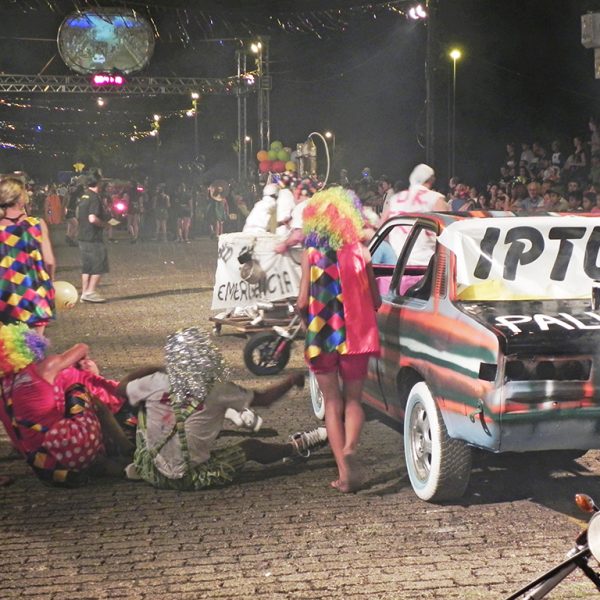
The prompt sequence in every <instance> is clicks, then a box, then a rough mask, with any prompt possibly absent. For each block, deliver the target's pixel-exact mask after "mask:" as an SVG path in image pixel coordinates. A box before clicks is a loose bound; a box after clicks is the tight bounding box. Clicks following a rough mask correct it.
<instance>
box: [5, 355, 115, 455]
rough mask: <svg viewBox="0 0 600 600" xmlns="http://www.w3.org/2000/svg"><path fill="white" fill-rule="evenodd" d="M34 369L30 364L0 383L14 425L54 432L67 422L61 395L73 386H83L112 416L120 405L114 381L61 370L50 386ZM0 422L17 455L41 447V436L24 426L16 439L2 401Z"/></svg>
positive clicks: (85, 373) (63, 398) (84, 373)
mask: <svg viewBox="0 0 600 600" xmlns="http://www.w3.org/2000/svg"><path fill="white" fill-rule="evenodd" d="M35 367H36V365H35V364H31V365H29V366H28V367H26V368H25V369H23V370H22V371H20V372H19V373H17V375H15V376H9V377H5V378H4V379H3V380H2V392H3V394H4V395H5V397H7V398H8V397H10V398H12V400H13V412H14V416H15V418H16V419H17V420H18V421H21V422H29V423H39V424H40V425H42V426H44V427H45V428H47V429H49V430H53V431H56V428H57V426H58V424H60V423H61V422H63V420H64V421H67V420H68V419H65V391H66V390H67V389H68V388H69V387H70V386H71V385H73V384H74V383H81V384H83V385H84V386H85V387H86V388H87V389H88V391H89V392H90V393H91V394H93V395H96V396H98V397H99V398H100V400H101V401H102V402H103V403H104V404H106V405H107V406H108V407H109V409H110V411H111V412H113V413H115V412H117V411H118V410H119V409H120V408H121V406H122V405H123V400H121V399H119V398H118V397H117V396H116V395H114V390H115V389H116V385H117V382H116V381H111V380H108V379H104V378H103V377H100V376H98V375H93V374H92V373H88V372H86V371H81V370H79V369H76V368H74V367H70V368H67V369H63V370H62V371H61V372H60V373H59V374H58V375H57V376H56V378H55V380H54V384H52V385H51V384H49V383H48V382H47V381H46V380H45V379H42V378H41V377H40V376H39V375H38V373H37V371H36V368H35ZM0 421H2V423H3V425H4V427H5V429H6V432H7V433H8V435H9V437H10V439H11V441H12V443H13V445H14V446H15V448H17V449H18V450H19V451H20V452H23V453H26V452H32V451H34V450H36V449H37V448H39V447H40V446H42V445H43V444H44V439H45V436H46V434H45V433H43V432H40V431H36V430H34V429H28V428H27V427H24V426H20V427H19V431H20V434H21V439H20V440H19V439H17V437H16V435H15V433H14V430H13V425H12V423H11V420H10V418H9V416H8V415H7V414H6V411H5V410H4V402H3V401H0ZM74 426H75V425H74ZM61 429H64V427H62V428H61V427H59V429H58V431H59V432H60V431H61ZM65 431H66V430H65ZM91 433H94V432H93V431H92V432H91ZM53 435H55V434H53ZM64 435H66V433H65V434H64Z"/></svg>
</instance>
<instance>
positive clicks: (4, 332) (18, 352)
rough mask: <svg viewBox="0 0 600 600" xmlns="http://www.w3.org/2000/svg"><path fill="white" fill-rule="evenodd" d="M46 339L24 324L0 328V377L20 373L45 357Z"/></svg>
mask: <svg viewBox="0 0 600 600" xmlns="http://www.w3.org/2000/svg"><path fill="white" fill-rule="evenodd" d="M48 343H49V342H48V339H47V338H45V337H43V336H41V335H40V334H39V333H36V332H35V331H34V330H32V329H29V327H27V325H25V324H24V323H18V324H16V325H2V326H0V377H6V376H7V375H10V374H12V373H17V372H18V371H21V370H22V369H24V368H25V367H27V366H28V365H30V364H31V363H33V362H38V361H40V360H42V359H43V358H44V356H46V349H47V348H48Z"/></svg>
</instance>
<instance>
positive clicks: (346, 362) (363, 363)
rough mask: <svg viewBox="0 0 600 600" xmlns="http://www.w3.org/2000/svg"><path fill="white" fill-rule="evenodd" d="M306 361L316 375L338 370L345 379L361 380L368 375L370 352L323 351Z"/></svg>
mask: <svg viewBox="0 0 600 600" xmlns="http://www.w3.org/2000/svg"><path fill="white" fill-rule="evenodd" d="M306 362H307V363H308V368H309V369H310V370H311V371H312V372H313V373H315V374H316V375H322V374H324V373H334V372H335V371H338V372H339V375H340V377H341V378H342V380H343V381H359V380H361V379H365V378H366V377H367V371H368V367H369V354H340V353H339V352H322V353H321V354H319V356H315V358H313V359H312V360H308V361H306Z"/></svg>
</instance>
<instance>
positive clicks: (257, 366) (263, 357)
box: [244, 304, 302, 375]
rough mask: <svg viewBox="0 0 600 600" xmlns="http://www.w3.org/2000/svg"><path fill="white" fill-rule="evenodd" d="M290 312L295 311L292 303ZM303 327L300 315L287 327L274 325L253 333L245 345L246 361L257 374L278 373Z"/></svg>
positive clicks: (247, 365) (287, 360)
mask: <svg viewBox="0 0 600 600" xmlns="http://www.w3.org/2000/svg"><path fill="white" fill-rule="evenodd" d="M288 309H289V312H290V313H292V312H294V307H293V306H292V305H291V304H290V305H289V307H288ZM301 329H302V320H301V317H300V315H298V314H296V313H295V314H294V317H293V318H292V320H291V321H290V323H289V324H288V325H287V326H286V327H281V326H279V325H274V326H273V327H272V329H271V331H263V332H261V333H257V334H255V335H253V336H252V337H251V338H250V339H249V340H248V342H247V343H246V346H245V347H244V363H245V364H246V367H247V368H248V370H249V371H250V372H251V373H254V374H255V375H276V374H277V373H279V372H281V371H282V370H283V369H284V368H285V366H286V365H287V364H288V362H289V360H290V354H291V350H292V345H293V342H294V340H295V339H296V337H297V336H298V334H299V333H300V331H301Z"/></svg>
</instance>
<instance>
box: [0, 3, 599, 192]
mask: <svg viewBox="0 0 600 600" xmlns="http://www.w3.org/2000/svg"><path fill="white" fill-rule="evenodd" d="M26 1H27V2H29V3H33V2H34V1H35V0H26ZM148 3H150V2H148ZM18 4H19V3H16V5H15V3H11V2H10V1H8V0H2V1H1V2H0V70H2V71H3V72H5V73H36V72H39V71H40V70H41V69H42V68H43V67H44V65H45V64H46V63H47V61H48V60H50V58H51V57H52V56H53V55H54V54H56V44H55V43H53V42H50V41H37V42H36V41H16V40H15V39H14V38H15V37H37V38H44V39H53V38H55V36H56V31H57V29H58V27H59V25H60V23H61V21H62V19H63V18H64V16H65V14H66V13H62V14H61V13H60V12H58V11H52V10H50V9H43V8H39V9H37V10H34V11H29V12H23V10H22V6H23V5H21V9H19V7H18V6H17V5H18ZM41 4H42V3H40V5H41ZM67 4H68V2H65V3H64V5H67ZM132 4H133V3H132ZM138 4H143V3H138ZM160 4H162V5H165V4H166V2H164V1H163V2H161V3H160ZM175 4H176V5H177V6H179V7H182V6H185V5H186V4H187V5H189V6H192V7H193V6H194V5H195V6H198V4H199V3H197V2H191V1H190V2H187V3H186V2H184V1H183V0H180V1H179V2H177V3H175ZM202 4H203V6H204V5H206V6H208V9H207V10H208V11H210V7H211V6H216V3H206V4H205V3H202ZM350 4H352V5H357V4H360V3H357V2H350V3H347V4H346V5H347V6H348V5H350ZM219 5H220V6H221V7H223V6H225V7H226V8H227V7H228V8H230V9H231V14H230V15H229V16H230V18H228V19H227V26H228V28H226V27H223V25H222V24H221V25H220V26H221V30H220V31H219V30H217V29H215V31H213V32H212V34H214V37H217V38H218V37H219V36H223V37H233V35H232V28H233V34H235V35H236V36H237V35H239V36H241V37H244V38H249V35H248V33H247V29H248V27H247V25H244V26H241V25H240V23H241V22H242V21H244V17H245V16H246V15H247V11H249V10H254V12H255V14H254V19H253V26H252V29H253V30H254V31H253V32H255V33H257V34H258V33H263V34H265V33H266V34H268V35H269V36H270V45H271V60H272V62H271V71H272V75H273V91H272V94H271V130H272V136H271V139H280V140H282V141H283V142H284V144H285V145H290V146H292V145H295V143H297V142H301V141H303V140H304V139H306V135H307V134H308V133H310V132H311V131H324V130H327V129H328V130H332V131H334V132H335V134H336V161H335V167H336V171H337V170H339V168H340V167H346V168H348V169H349V170H350V173H351V175H354V176H357V175H358V173H359V171H360V169H361V168H362V167H364V166H369V167H371V169H372V171H373V173H374V175H376V176H377V175H379V174H382V173H385V174H387V175H389V176H390V177H392V178H394V179H397V178H402V179H404V180H406V178H407V175H408V172H409V171H410V168H411V167H412V166H413V165H414V164H415V163H416V162H419V161H421V160H423V159H424V156H425V154H424V150H423V149H422V147H421V146H420V145H419V141H421V142H423V141H424V128H425V118H424V117H425V112H424V96H425V82H424V56H425V27H424V25H423V24H422V23H413V22H409V21H407V20H406V19H405V18H404V17H402V16H399V15H397V14H393V13H387V14H381V13H379V14H378V17H377V18H376V19H374V18H373V17H372V15H371V14H370V13H369V11H365V10H360V11H357V12H355V13H353V14H352V15H351V16H350V17H349V18H347V24H348V25H347V27H346V30H345V31H343V32H342V31H334V30H324V29H321V28H318V27H315V28H314V31H312V32H310V31H308V32H304V33H300V32H283V31H281V30H280V29H279V30H278V29H271V30H268V29H267V28H266V27H265V25H266V24H267V23H268V15H269V14H273V15H281V14H282V13H284V12H285V10H290V11H297V10H300V9H301V8H302V7H306V8H307V9H316V10H318V8H324V7H326V6H334V5H337V6H339V5H340V3H339V2H335V1H333V0H332V1H331V2H329V1H328V0H324V1H323V2H318V3H315V2H314V1H308V0H307V1H306V2H304V1H301V0H299V1H297V2H293V3H291V2H287V1H285V2H280V3H270V2H261V3H258V2H244V3H242V2H232V1H230V2H222V3H219ZM252 6H254V9H252ZM402 6H403V7H406V6H408V3H403V5H402ZM242 7H243V10H242ZM273 7H274V8H273ZM594 8H595V9H597V10H598V11H600V2H590V1H589V0H572V1H564V0H528V1H527V2H522V1H517V0H453V1H443V0H442V1H441V2H440V3H439V10H438V18H437V32H438V35H437V44H436V49H437V55H438V69H437V71H436V95H437V105H436V138H437V144H436V161H435V163H436V164H434V165H433V166H434V168H436V169H437V170H438V171H439V173H440V176H441V177H445V175H446V165H447V147H446V133H447V111H448V94H449V90H450V89H451V88H450V82H451V61H450V59H448V58H447V52H448V50H449V48H450V47H451V46H452V45H454V44H455V45H457V46H459V47H460V48H461V49H462V50H463V53H464V57H463V59H462V60H461V61H460V62H459V63H458V67H457V172H458V174H459V175H460V176H461V177H462V178H463V179H465V180H470V181H472V182H478V183H483V182H485V181H487V180H489V179H492V178H493V177H494V176H496V174H497V172H498V167H499V165H500V162H501V160H502V157H503V154H504V146H505V144H506V142H508V141H511V140H514V141H516V142H520V141H522V140H529V141H533V140H534V139H539V140H540V141H542V142H543V143H545V144H546V145H547V146H549V142H550V141H551V140H552V139H554V138H558V139H560V140H561V142H562V146H563V150H564V151H566V152H567V153H568V152H569V151H570V148H571V138H572V137H573V136H574V135H584V136H585V137H587V136H588V132H587V121H588V118H589V116H590V115H596V116H600V109H599V107H600V102H599V100H600V87H599V86H600V81H596V80H595V79H594V70H593V51H592V50H586V49H585V48H583V47H582V46H581V41H580V40H581V25H580V19H581V14H582V13H584V12H585V11H586V10H590V9H594ZM215 10H216V9H215ZM219 10H221V11H222V10H223V9H222V8H221V9H219ZM269 10H271V12H269ZM223 14H227V13H223V12H219V13H218V16H222V15H223ZM177 15H179V17H178V16H177ZM177 18H180V13H175V12H174V11H168V10H164V11H163V13H162V19H163V21H164V22H163V23H162V24H161V22H160V21H159V22H158V23H157V24H158V27H159V31H161V28H163V27H164V29H162V31H163V32H166V33H168V35H167V34H166V33H165V34H163V35H162V36H161V39H160V40H159V41H158V42H157V45H156V50H155V55H154V58H153V60H152V62H151V64H150V66H149V68H148V71H147V72H148V73H149V74H154V75H172V74H180V75H186V76H192V75H193V76H199V77H205V76H208V77H213V76H228V75H233V74H234V73H235V59H234V52H235V48H236V44H235V43H234V42H223V44H218V43H205V42H203V41H202V40H201V38H202V37H203V36H202V32H200V31H198V30H195V29H194V30H193V31H192V29H193V28H191V27H190V33H191V34H192V40H191V43H190V44H188V46H187V47H186V46H185V45H184V44H183V43H182V41H181V39H180V38H178V36H177V33H176V31H177V30H176V26H175V25H176V21H177ZM345 20H346V19H345ZM261 24H262V25H261ZM217 26H219V24H218V23H217ZM244 27H245V29H244ZM308 29H310V27H308ZM174 32H175V33H174ZM317 34H318V35H317ZM169 37H171V38H172V40H171V41H169V39H168V38H169ZM204 37H206V35H204ZM45 72H46V73H47V74H58V73H67V70H66V68H65V67H64V65H63V64H62V62H61V60H60V57H56V58H54V60H53V61H52V62H51V63H50V65H49V66H48V67H47V69H46V71H45ZM19 98H24V96H22V95H19ZM4 99H5V100H8V101H11V100H14V96H8V95H6V96H4ZM32 102H33V103H34V104H35V105H36V106H38V107H39V106H48V107H49V108H51V107H53V106H54V107H57V106H60V107H83V108H85V109H86V110H85V112H84V113H72V112H66V111H56V110H39V109H14V108H12V109H11V108H6V107H1V106H0V121H6V122H11V123H20V124H21V125H20V127H19V131H20V133H19V136H20V137H19V139H20V140H22V141H23V142H26V143H36V144H38V147H39V148H40V149H42V148H44V149H45V148H52V149H59V150H61V151H66V152H69V153H71V154H69V155H66V156H64V157H62V158H59V159H55V160H53V159H50V158H48V157H47V156H46V157H43V160H40V159H41V158H42V157H40V155H39V154H38V155H36V154H32V153H30V152H26V151H23V152H18V151H14V150H0V172H2V171H6V170H8V169H12V168H25V169H27V170H29V171H33V172H34V173H35V172H37V173H38V175H39V176H42V175H48V171H50V172H54V171H53V170H60V169H68V168H69V167H70V164H71V163H72V162H73V160H72V159H74V158H75V156H74V155H75V154H76V153H77V152H78V150H77V148H80V151H81V152H85V151H86V150H85V148H86V141H87V140H88V139H89V137H90V136H93V135H94V132H98V131H104V132H114V133H115V134H117V133H123V132H128V131H130V129H131V126H132V123H137V124H138V125H139V126H142V125H143V126H145V127H146V128H147V120H146V118H147V117H149V116H150V115H152V114H153V113H154V112H159V113H161V112H163V113H166V112H168V111H171V110H178V109H182V108H186V107H189V104H190V102H189V99H188V98H182V97H168V98H167V97H161V98H155V99H146V98H144V99H140V98H135V97H134V98H131V99H126V98H121V99H110V100H109V104H108V105H107V107H106V108H105V109H104V110H102V111H98V109H97V108H96V106H95V96H91V95H90V96H50V95H45V96H43V95H36V96H32ZM249 109H250V113H251V118H250V122H249V126H250V132H249V133H250V134H251V135H253V137H255V138H256V132H255V128H256V122H255V114H254V113H255V100H254V98H253V97H252V99H251V101H250V103H249ZM199 120H200V131H201V152H202V153H203V154H204V155H205V157H206V161H205V162H206V166H207V169H208V171H209V173H220V172H222V171H227V170H228V169H229V168H230V167H231V168H232V170H233V172H232V174H235V164H236V159H235V154H234V152H233V150H232V147H231V146H232V144H233V142H234V140H235V138H236V103H235V100H234V99H233V98H224V97H222V96H216V97H205V98H203V99H202V102H201V110H200V116H199ZM38 123H39V124H41V125H42V126H43V127H44V130H43V131H42V132H35V130H34V126H35V124H38ZM52 129H54V130H55V133H52V132H51V130H52ZM60 129H62V130H63V131H62V133H61V132H60V131H57V130H60ZM49 130H50V131H49ZM191 130H192V128H191V127H190V124H189V122H185V120H182V119H173V120H170V121H169V122H167V123H165V124H164V125H163V129H161V135H162V137H163V148H164V150H163V151H164V153H165V155H164V156H165V160H167V161H168V160H170V161H171V162H173V163H175V162H177V160H184V159H185V158H187V157H189V154H190V152H191V150H192V146H193V140H192V138H191V137H190V136H191ZM15 135H17V134H15V132H14V131H8V130H6V129H5V127H0V141H7V140H11V139H15V138H14V137H11V136H15ZM114 139H117V140H118V141H120V143H121V144H122V145H123V153H124V155H127V156H129V155H132V156H134V157H135V158H137V159H138V160H141V159H143V157H144V156H145V154H144V153H145V152H146V153H148V156H150V154H149V153H150V151H151V148H148V141H142V142H136V144H142V145H145V146H141V145H138V146H137V147H135V146H134V148H133V152H132V147H131V146H132V144H131V143H130V142H129V141H128V139H127V138H126V137H124V136H120V137H118V136H116V137H114ZM256 150H258V148H256V147H254V151H256ZM115 168H116V167H115Z"/></svg>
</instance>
